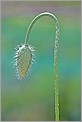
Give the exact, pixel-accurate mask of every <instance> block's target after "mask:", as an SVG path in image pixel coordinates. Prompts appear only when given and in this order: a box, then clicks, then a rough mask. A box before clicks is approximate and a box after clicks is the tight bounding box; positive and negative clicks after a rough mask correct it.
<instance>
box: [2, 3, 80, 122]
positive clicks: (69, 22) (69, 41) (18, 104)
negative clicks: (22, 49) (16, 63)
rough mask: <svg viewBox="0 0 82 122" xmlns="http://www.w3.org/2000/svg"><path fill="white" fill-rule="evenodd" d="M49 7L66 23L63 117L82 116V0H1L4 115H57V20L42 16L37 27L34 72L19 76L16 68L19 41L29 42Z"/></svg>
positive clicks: (61, 96) (61, 72) (62, 32)
mask: <svg viewBox="0 0 82 122" xmlns="http://www.w3.org/2000/svg"><path fill="white" fill-rule="evenodd" d="M44 11H48V12H51V13H53V14H55V15H56V16H57V17H58V19H59V24H60V40H59V57H58V58H59V61H58V64H59V65H58V72H59V103H60V106H59V108H60V120H61V121H64V120H65V121H80V120H81V110H80V109H81V93H80V90H81V79H80V76H81V71H80V70H81V69H80V67H81V66H80V60H81V59H80V58H81V57H80V56H81V51H80V50H81V47H80V45H81V18H80V17H81V5H80V2H73V1H72V2H65V1H64V2H55V1H53V2H51V1H50V2H47V1H46V2H44V1H42V2H41V1H39V2H38V1H37V2H33V1H29V2H24V1H23V2H17V1H16V2H15V1H13V2H10V1H9V2H8V1H7V2H6V1H3V2H1V36H2V38H1V39H2V40H1V76H2V77H1V120H3V121H9V120H11V121H18V120H19V121H25V120H26V121H27V120H28V121H30V120H35V121H37V120H38V121H40V120H44V121H46V120H47V121H52V120H54V85H53V84H54V66H53V63H54V60H53V58H54V57H53V47H54V38H55V24H54V22H53V20H52V19H51V18H49V17H42V18H40V19H39V20H38V21H37V22H36V24H35V25H34V28H33V29H32V31H31V34H30V38H29V40H28V41H29V44H31V45H32V46H34V47H35V48H36V52H35V55H36V64H35V65H33V66H32V68H31V69H30V75H29V76H28V77H27V78H26V79H24V80H21V81H20V80H17V78H16V77H15V73H14V69H13V53H14V48H15V46H16V45H18V44H21V43H24V39H25V34H26V30H27V28H28V26H29V24H30V22H31V21H32V19H33V18H34V17H35V16H36V15H37V14H39V13H41V12H44Z"/></svg>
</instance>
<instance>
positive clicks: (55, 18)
mask: <svg viewBox="0 0 82 122" xmlns="http://www.w3.org/2000/svg"><path fill="white" fill-rule="evenodd" d="M42 16H50V17H51V18H52V19H53V20H54V22H55V24H56V25H55V28H56V34H55V46H54V88H55V120H56V121H59V99H58V95H59V94H58V92H59V91H58V40H59V23H58V19H57V17H56V16H54V15H53V14H52V13H49V12H44V13H41V14H39V15H37V16H36V17H35V18H34V19H33V21H32V22H31V24H30V25H29V27H28V30H27V33H26V37H25V44H27V41H28V38H29V35H30V32H31V29H32V27H33V25H34V24H35V22H36V21H37V20H38V19H39V18H40V17H42Z"/></svg>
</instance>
